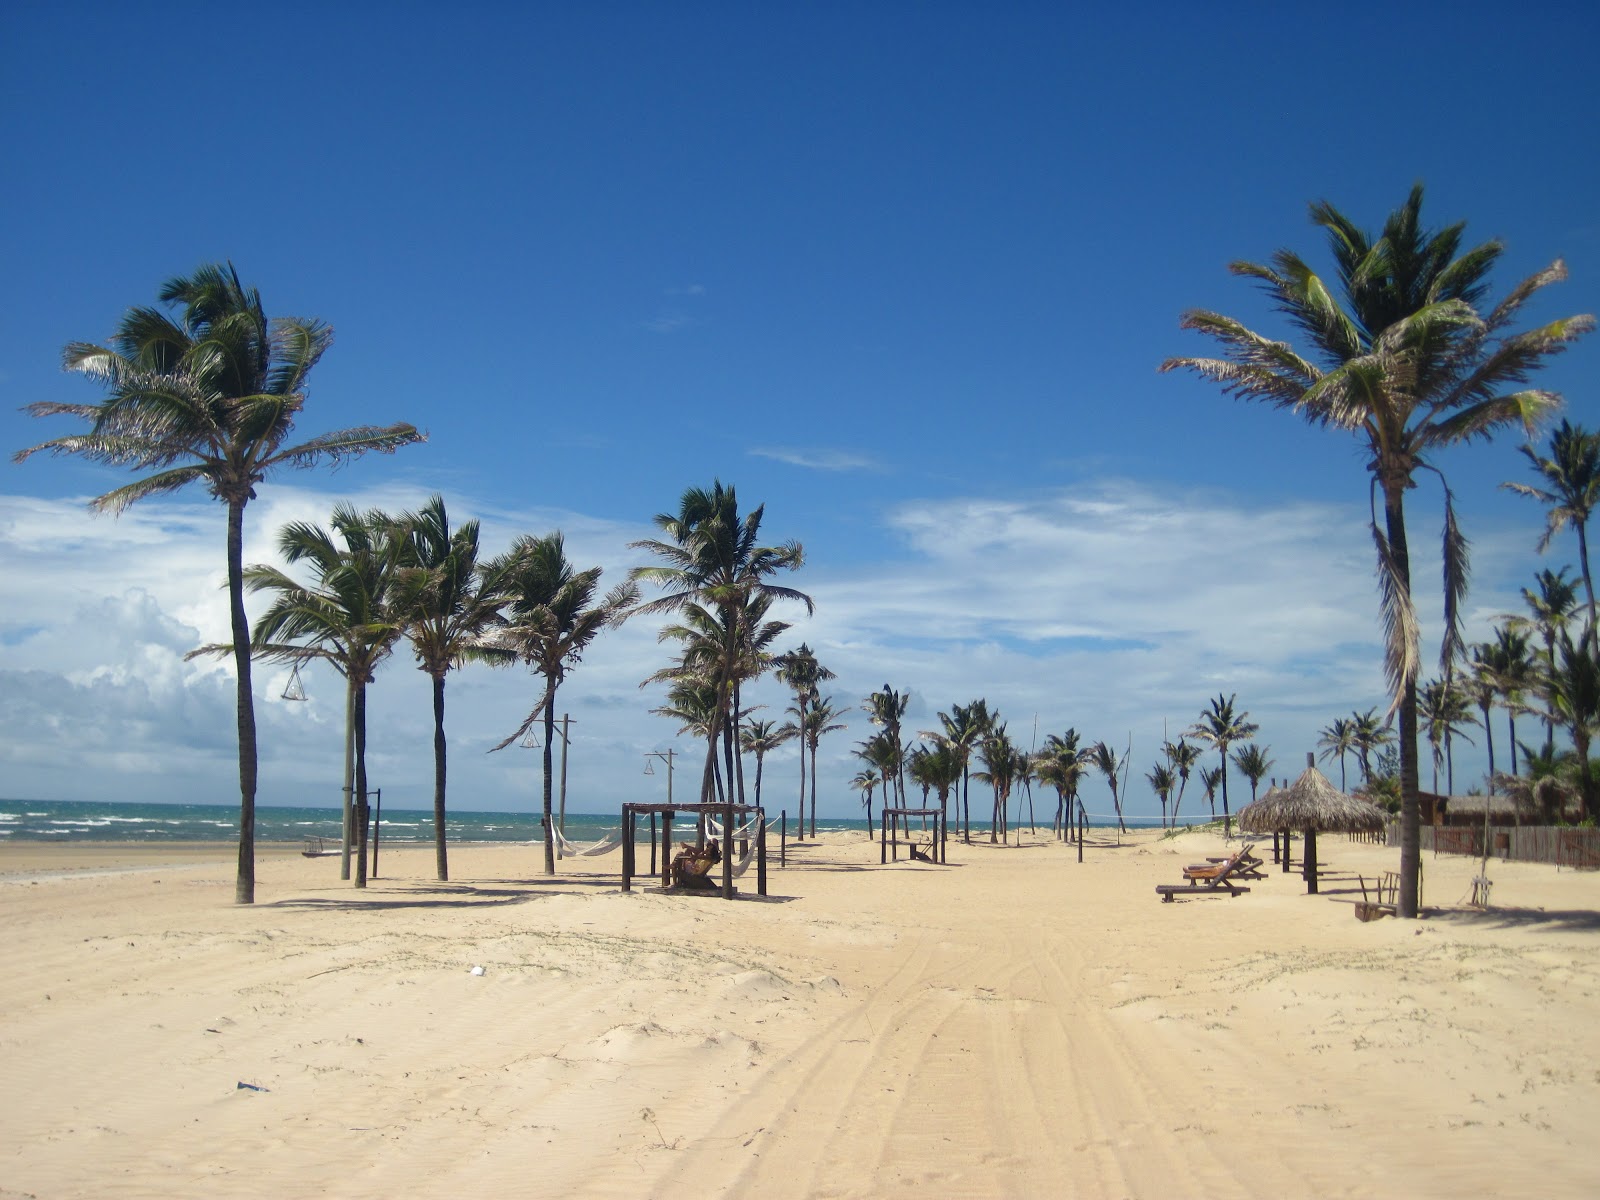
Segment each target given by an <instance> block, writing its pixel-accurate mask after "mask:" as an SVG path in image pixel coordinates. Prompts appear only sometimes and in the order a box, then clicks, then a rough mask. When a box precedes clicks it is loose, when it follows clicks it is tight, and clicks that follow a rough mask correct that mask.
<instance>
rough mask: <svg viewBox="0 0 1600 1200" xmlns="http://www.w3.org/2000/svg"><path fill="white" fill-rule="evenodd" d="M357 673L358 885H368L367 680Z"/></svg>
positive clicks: (356, 801) (361, 886)
mask: <svg viewBox="0 0 1600 1200" xmlns="http://www.w3.org/2000/svg"><path fill="white" fill-rule="evenodd" d="M351 673H352V674H355V675H356V677H357V678H356V708H355V713H356V719H355V726H354V731H355V738H354V740H355V746H356V788H355V816H356V886H357V887H358V888H364V887H366V886H367V685H366V681H365V680H364V679H362V678H361V677H360V675H359V674H357V672H355V671H352V672H351Z"/></svg>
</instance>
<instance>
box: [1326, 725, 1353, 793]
mask: <svg viewBox="0 0 1600 1200" xmlns="http://www.w3.org/2000/svg"><path fill="white" fill-rule="evenodd" d="M1355 736H1356V726H1355V722H1354V721H1352V720H1351V719H1350V718H1349V717H1335V718H1334V719H1333V723H1332V724H1331V725H1326V726H1324V727H1323V729H1322V731H1321V733H1320V734H1319V736H1318V738H1317V745H1319V746H1322V747H1324V749H1323V751H1322V754H1321V755H1320V757H1321V759H1322V761H1323V762H1327V761H1328V760H1329V759H1330V758H1333V757H1334V756H1335V755H1337V756H1338V759H1339V790H1340V791H1341V792H1347V791H1349V790H1350V789H1349V786H1348V785H1347V783H1346V781H1345V773H1344V759H1345V755H1347V754H1349V753H1350V751H1352V750H1354V749H1355V746H1356V741H1355Z"/></svg>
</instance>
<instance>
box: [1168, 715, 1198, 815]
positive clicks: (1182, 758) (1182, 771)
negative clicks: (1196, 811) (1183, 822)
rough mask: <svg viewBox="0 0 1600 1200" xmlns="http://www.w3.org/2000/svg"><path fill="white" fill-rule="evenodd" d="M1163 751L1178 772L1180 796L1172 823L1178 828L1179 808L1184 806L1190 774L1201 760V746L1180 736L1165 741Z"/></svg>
mask: <svg viewBox="0 0 1600 1200" xmlns="http://www.w3.org/2000/svg"><path fill="white" fill-rule="evenodd" d="M1161 752H1162V753H1163V754H1165V755H1166V756H1167V764H1168V765H1169V766H1170V767H1171V768H1172V769H1173V770H1174V771H1176V772H1177V773H1178V798H1177V799H1176V800H1175V801H1173V804H1172V824H1173V827H1174V828H1176V827H1177V824H1178V810H1179V809H1180V808H1182V807H1183V793H1184V792H1185V791H1186V790H1187V789H1188V787H1189V774H1190V772H1192V771H1193V770H1194V765H1195V763H1197V762H1199V761H1200V747H1199V746H1191V745H1190V744H1189V743H1188V742H1186V741H1184V739H1183V738H1181V737H1180V738H1179V739H1178V740H1177V741H1175V742H1167V743H1165V744H1164V745H1163V746H1162V747H1161Z"/></svg>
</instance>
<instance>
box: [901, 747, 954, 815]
mask: <svg viewBox="0 0 1600 1200" xmlns="http://www.w3.org/2000/svg"><path fill="white" fill-rule="evenodd" d="M906 772H907V774H909V775H910V776H911V777H912V779H914V780H915V781H916V783H917V784H918V786H920V787H921V788H922V795H923V798H924V800H926V798H927V795H928V791H929V789H930V788H931V789H932V790H933V791H936V792H938V793H939V808H940V810H941V811H945V810H948V808H949V806H950V793H951V791H952V790H954V788H955V786H956V784H958V783H960V782H961V761H960V759H959V757H958V756H957V755H956V753H955V751H954V749H952V748H951V747H950V746H949V745H947V744H946V743H944V742H942V741H935V742H934V743H933V745H932V746H918V747H917V748H916V749H914V750H913V751H912V752H911V754H910V755H909V756H908V757H907V759H906Z"/></svg>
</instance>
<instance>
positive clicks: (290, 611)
mask: <svg viewBox="0 0 1600 1200" xmlns="http://www.w3.org/2000/svg"><path fill="white" fill-rule="evenodd" d="M329 525H330V526H331V530H330V529H324V528H322V527H321V526H318V525H311V524H307V523H305V522H295V523H293V524H290V525H286V526H284V527H283V529H282V530H280V531H279V534H278V550H279V552H280V553H281V554H282V555H283V557H284V559H285V560H286V561H287V562H288V563H289V564H290V565H296V564H299V563H305V564H306V565H307V566H308V567H309V568H310V570H311V574H312V583H311V584H309V585H307V584H303V583H301V582H299V581H298V580H296V579H293V578H291V577H290V576H289V575H288V574H286V573H285V572H284V571H282V570H280V569H279V568H277V567H274V566H271V565H267V564H254V565H252V566H250V567H247V568H246V569H245V570H244V572H243V578H244V584H245V586H246V587H247V588H248V589H249V590H250V591H252V592H270V593H272V594H273V598H272V601H271V603H270V605H269V606H268V608H267V611H266V612H265V613H263V614H262V615H261V618H260V620H258V621H257V622H256V627H255V630H254V631H253V633H252V653H253V654H254V655H255V657H257V658H260V659H263V660H264V661H268V662H294V663H300V662H305V661H308V660H310V659H322V660H323V661H325V662H328V663H330V664H332V666H333V667H334V669H335V670H337V671H338V672H339V673H340V674H341V675H343V676H344V677H345V683H346V689H347V691H346V706H345V711H346V714H347V716H348V718H349V720H348V728H347V730H346V750H347V757H346V762H347V763H348V764H349V766H348V767H347V768H346V772H345V785H344V798H345V838H344V845H345V850H344V865H345V868H346V869H345V870H344V872H343V877H344V878H346V879H348V878H349V877H350V876H349V871H348V865H349V857H350V849H351V847H350V842H351V840H352V839H351V834H352V833H353V834H354V835H355V836H354V841H355V852H356V877H355V885H356V887H358V888H364V887H366V886H367V855H366V847H367V685H368V684H369V683H371V682H372V678H373V672H374V671H375V670H376V668H377V665H378V664H379V663H380V662H382V661H383V660H384V659H385V658H388V657H389V654H390V653H391V651H392V649H393V647H394V644H395V642H396V641H398V640H399V638H400V636H401V633H402V631H403V629H404V625H405V622H404V618H403V617H402V616H401V615H400V614H399V613H397V612H396V611H395V609H394V608H393V606H392V605H391V603H390V591H391V588H392V587H393V585H394V581H395V575H396V572H397V570H398V568H399V565H400V561H401V560H400V553H399V539H398V538H397V537H396V536H395V522H394V519H393V518H391V517H389V516H388V515H387V514H385V513H382V512H379V511H377V510H376V509H374V510H371V511H369V512H365V513H362V512H357V511H356V510H355V509H354V508H351V507H350V506H349V505H347V504H341V505H339V506H338V507H336V508H335V509H334V510H333V517H332V519H331V520H330V522H329ZM207 649H208V650H216V651H221V652H224V653H226V652H227V651H229V650H230V649H231V647H226V646H222V647H207Z"/></svg>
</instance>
